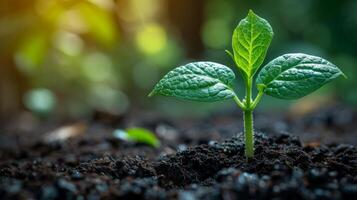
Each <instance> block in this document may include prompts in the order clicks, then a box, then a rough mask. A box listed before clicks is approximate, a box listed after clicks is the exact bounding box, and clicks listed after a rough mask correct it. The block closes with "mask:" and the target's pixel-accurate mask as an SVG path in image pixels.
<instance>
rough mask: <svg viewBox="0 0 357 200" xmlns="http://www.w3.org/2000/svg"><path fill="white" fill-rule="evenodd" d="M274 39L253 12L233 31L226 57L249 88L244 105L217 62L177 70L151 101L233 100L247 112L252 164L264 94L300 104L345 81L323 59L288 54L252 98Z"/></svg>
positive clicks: (270, 68) (265, 74)
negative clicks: (255, 117) (158, 98)
mask: <svg viewBox="0 0 357 200" xmlns="http://www.w3.org/2000/svg"><path fill="white" fill-rule="evenodd" d="M273 35H274V33H273V29H272V27H271V26H270V24H269V23H268V22H267V21H266V20H265V19H263V18H261V17H259V16H257V15H256V14H255V13H254V12H253V11H251V10H250V11H249V13H248V16H247V17H246V18H244V19H243V20H241V21H240V22H239V24H238V26H237V27H236V29H235V30H234V33H233V38H232V47H233V53H230V52H229V51H226V52H227V53H228V54H229V55H230V57H231V58H232V59H233V61H234V62H235V64H236V66H237V68H238V71H239V72H240V74H241V75H242V78H243V81H244V83H245V97H244V99H242V100H241V99H240V98H239V97H238V96H237V95H236V93H235V92H234V90H233V87H232V85H233V84H232V83H233V80H234V79H235V74H234V72H233V71H232V70H231V69H230V68H228V67H226V66H224V65H221V64H218V63H214V62H193V63H189V64H187V65H183V66H180V67H177V68H175V69H174V70H172V71H170V72H169V73H168V74H167V75H165V76H164V77H163V78H162V79H161V80H160V81H159V83H158V84H157V85H156V86H155V88H154V90H153V91H152V92H151V93H150V94H149V96H153V95H163V96H173V97H178V98H181V99H187V100H194V101H201V102H213V101H219V100H224V99H233V100H234V101H235V102H236V103H237V105H238V106H239V107H240V108H241V109H242V110H243V116H244V135H245V155H246V157H247V158H252V157H253V156H254V130H253V110H254V109H255V108H256V107H257V105H258V103H259V102H260V100H261V98H262V96H263V94H267V95H270V96H273V97H276V98H279V99H298V98H301V97H303V96H305V95H307V94H309V93H311V92H313V91H315V90H317V89H318V88H320V87H322V86H323V85H325V84H326V83H328V82H330V81H331V80H333V79H336V78H337V77H339V76H340V75H342V76H344V74H343V73H342V71H341V70H340V69H339V68H338V67H336V66H335V65H334V64H332V63H330V62H329V61H327V60H325V59H323V58H320V57H317V56H312V55H307V54H302V53H291V54H285V55H282V56H279V57H277V58H275V59H274V60H272V61H270V62H269V63H268V64H266V65H265V66H264V67H263V68H262V69H261V70H260V72H259V73H258V74H257V77H256V79H255V86H256V88H257V91H258V93H257V95H256V96H255V98H253V95H252V87H253V79H254V75H255V74H256V73H257V71H258V69H259V67H260V66H261V64H262V63H263V61H264V58H265V55H266V53H267V50H268V47H269V45H270V42H271V40H272V38H273Z"/></svg>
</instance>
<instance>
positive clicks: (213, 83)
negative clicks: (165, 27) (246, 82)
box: [149, 62, 235, 102]
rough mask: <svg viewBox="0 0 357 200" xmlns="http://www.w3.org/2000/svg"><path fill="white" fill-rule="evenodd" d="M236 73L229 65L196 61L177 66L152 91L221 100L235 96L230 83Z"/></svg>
mask: <svg viewBox="0 0 357 200" xmlns="http://www.w3.org/2000/svg"><path fill="white" fill-rule="evenodd" d="M234 78H235V75H234V73H233V71H232V70H231V69H229V68H228V67H226V66H224V65H221V64H218V63H213V62H195V63H189V64H187V65H183V66H180V67H177V68H175V69H174V70H172V71H170V72H169V73H168V74H166V75H165V76H164V78H162V79H161V80H160V81H159V83H158V84H157V85H156V86H155V88H154V90H153V91H152V92H151V93H150V95H149V96H152V95H156V94H158V95H164V96H173V97H179V98H182V99H187V100H194V101H208V102H210V101H219V100H223V99H228V98H232V97H234V95H235V94H234V92H233V90H232V89H231V87H230V85H231V84H232V81H233V80H234Z"/></svg>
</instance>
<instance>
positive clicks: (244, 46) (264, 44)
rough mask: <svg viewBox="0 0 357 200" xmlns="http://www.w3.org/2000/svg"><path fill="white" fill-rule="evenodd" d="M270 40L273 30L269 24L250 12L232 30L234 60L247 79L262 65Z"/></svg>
mask: <svg viewBox="0 0 357 200" xmlns="http://www.w3.org/2000/svg"><path fill="white" fill-rule="evenodd" d="M272 38H273V29H272V27H271V26H270V24H269V23H268V22H267V21H266V20H265V19H263V18H260V17H259V16H257V15H256V14H254V12H253V11H251V10H250V11H249V13H248V16H247V17H246V18H244V19H243V20H241V21H240V22H239V24H238V26H237V28H236V29H235V30H234V33H233V39H232V47H233V52H234V60H235V62H236V64H237V65H238V67H239V68H240V70H241V71H243V73H244V75H245V76H247V77H248V78H249V77H252V76H253V75H254V73H255V72H256V71H257V69H258V68H259V66H260V65H261V64H262V63H263V61H264V58H265V55H266V52H267V50H268V47H269V45H270V42H271V40H272Z"/></svg>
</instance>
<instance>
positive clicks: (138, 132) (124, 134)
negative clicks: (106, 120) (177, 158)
mask: <svg viewBox="0 0 357 200" xmlns="http://www.w3.org/2000/svg"><path fill="white" fill-rule="evenodd" d="M113 136H114V137H116V138H118V139H121V140H124V141H130V142H137V143H143V144H147V145H149V146H152V147H159V146H160V140H159V139H157V137H156V136H155V134H154V133H152V132H151V131H149V130H147V129H145V128H128V129H125V130H121V129H116V130H115V131H114V132H113Z"/></svg>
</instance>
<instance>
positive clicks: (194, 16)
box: [167, 0, 205, 58]
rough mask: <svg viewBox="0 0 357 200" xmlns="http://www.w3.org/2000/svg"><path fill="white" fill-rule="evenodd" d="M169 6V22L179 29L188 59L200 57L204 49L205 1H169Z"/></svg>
mask: <svg viewBox="0 0 357 200" xmlns="http://www.w3.org/2000/svg"><path fill="white" fill-rule="evenodd" d="M167 5H168V6H167V7H168V8H167V9H168V10H167V15H168V18H169V21H170V23H171V24H172V25H173V26H174V27H176V28H177V29H178V31H179V34H180V36H181V37H182V40H183V42H184V44H185V47H186V50H187V57H189V58H197V57H199V56H200V55H201V53H202V51H203V49H204V47H203V43H202V39H201V28H202V23H203V22H204V8H205V1H204V0H179V1H173V0H167Z"/></svg>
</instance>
